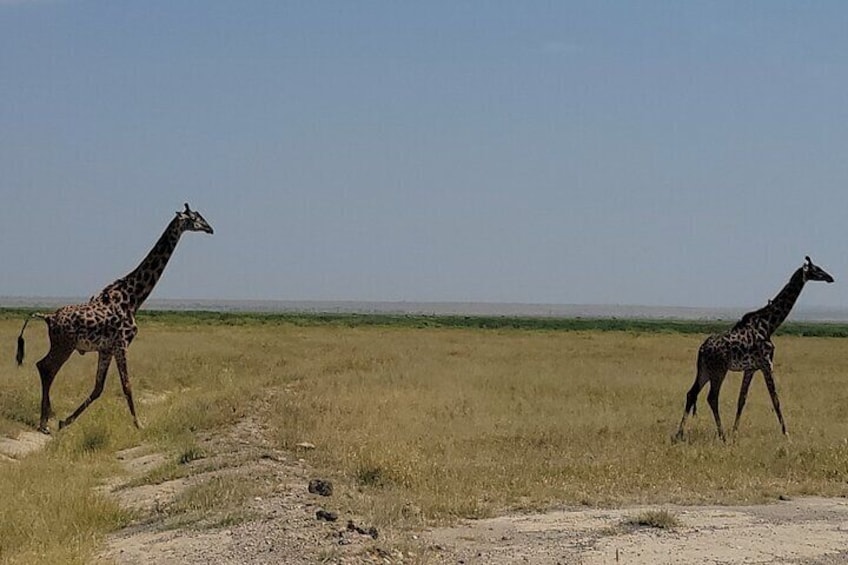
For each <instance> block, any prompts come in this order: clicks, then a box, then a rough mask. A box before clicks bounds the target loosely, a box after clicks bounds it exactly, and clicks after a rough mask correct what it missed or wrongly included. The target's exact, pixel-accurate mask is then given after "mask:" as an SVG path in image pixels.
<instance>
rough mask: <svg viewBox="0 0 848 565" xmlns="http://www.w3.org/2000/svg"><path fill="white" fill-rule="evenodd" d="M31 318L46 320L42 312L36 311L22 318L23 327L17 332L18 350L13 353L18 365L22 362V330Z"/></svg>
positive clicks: (23, 349)
mask: <svg viewBox="0 0 848 565" xmlns="http://www.w3.org/2000/svg"><path fill="white" fill-rule="evenodd" d="M33 318H41V319H42V320H46V319H47V316H46V315H44V314H40V313H38V312H36V313H34V314H31V315H30V317H29V318H27V319H26V320H24V327H22V328H21V333H19V334H18V350H17V352H16V353H15V361H17V362H18V367H20V366H21V364H22V363H23V362H24V351H25V347H24V330H25V329H26V327H27V324H28V323H29V321H30V320H32V319H33Z"/></svg>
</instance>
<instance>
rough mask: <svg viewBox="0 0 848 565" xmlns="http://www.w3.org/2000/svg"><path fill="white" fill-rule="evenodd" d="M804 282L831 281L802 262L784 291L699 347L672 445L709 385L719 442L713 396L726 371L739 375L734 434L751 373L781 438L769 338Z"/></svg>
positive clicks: (720, 432) (783, 427)
mask: <svg viewBox="0 0 848 565" xmlns="http://www.w3.org/2000/svg"><path fill="white" fill-rule="evenodd" d="M807 281H825V282H828V283H832V282H833V277H832V276H830V275H829V274H828V273H827V272H825V271H824V269H822V268H821V267H818V266H817V265H814V264H813V262H812V261H811V260H810V258H809V257H806V258H805V261H804V264H803V265H802V266H801V267H800V268H799V269H798V270H797V271H795V272H794V273H793V274H792V277H791V278H790V279H789V282H788V283H786V286H784V287H783V289H781V291H780V292H779V293H777V296H775V297H774V298H773V299H772V300H770V301H769V302H768V304H766V305H765V306H763V307H762V308H760V309H759V310H754V311H753V312H748V313H747V314H745V315H744V316H742V319H741V320H739V321H738V322H737V323H736V325H734V326H733V327H732V328H731V329H730V330H728V331H726V332H724V333H720V334H715V335H711V336H710V337H708V338H707V339H706V340H705V341H704V343H703V344H702V345H701V348H700V349H699V350H698V371H697V374H696V376H695V383H694V384H693V385H692V388H690V389H689V392H688V393H687V394H686V409H685V410H684V411H683V419H682V420H680V427H679V428H678V430H677V435H676V436H675V437H676V438H677V439H682V438H683V426H684V424H685V423H686V417H687V416H688V415H689V412H690V411H691V413H692V414H693V415H694V414H695V402H696V401H697V400H698V393H699V392H700V391H701V389H702V388H703V387H704V385H705V384H707V382H709V383H710V392H709V394H708V395H707V403H709V405H710V408H711V409H712V411H713V417H714V418H715V423H716V428H717V429H718V435H719V437H720V438H721V439H722V440H724V438H725V436H724V429H723V428H722V426H721V416H720V415H719V410H718V393H719V390H720V389H721V384H722V382H723V381H724V377H725V375H726V374H727V371H742V372H743V377H742V388H740V389H739V401H738V403H737V406H736V420H735V421H734V422H733V431H734V432H736V430H737V428H738V427H739V416H740V415H741V414H742V408H743V407H744V406H745V399H746V398H747V396H748V387H750V386H751V379H752V378H753V377H754V373H755V372H757V371H762V373H763V377H764V378H765V381H766V387H767V388H768V391H769V395H770V396H771V402H772V405H773V406H774V411H775V413H777V420H778V421H779V422H780V429H781V431H782V432H783V435H786V424H785V423H784V422H783V414H781V412H780V399H779V398H778V397H777V389H776V388H775V385H774V375H773V369H774V365H773V360H774V343H772V341H771V335H772V334H773V333H774V331H775V330H776V329H777V328H778V326H780V324H782V323H783V321H784V320H785V319H786V317H787V316H788V315H789V311H790V310H792V307H793V306H794V305H795V301H796V300H798V296H799V295H800V294H801V290H802V289H803V288H804V284H805V283H806V282H807Z"/></svg>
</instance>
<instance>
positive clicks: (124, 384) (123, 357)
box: [115, 349, 141, 429]
mask: <svg viewBox="0 0 848 565" xmlns="http://www.w3.org/2000/svg"><path fill="white" fill-rule="evenodd" d="M115 363H116V364H117V365H118V373H120V375H121V388H123V389H124V396H125V397H126V398H127V405H128V406H129V407H130V414H132V418H133V424H135V427H136V428H139V429H141V426H140V425H139V423H138V418H137V417H136V415H135V404H134V403H133V396H132V385H131V384H130V376H129V373H127V351H126V349H118V350H117V351H116V352H115Z"/></svg>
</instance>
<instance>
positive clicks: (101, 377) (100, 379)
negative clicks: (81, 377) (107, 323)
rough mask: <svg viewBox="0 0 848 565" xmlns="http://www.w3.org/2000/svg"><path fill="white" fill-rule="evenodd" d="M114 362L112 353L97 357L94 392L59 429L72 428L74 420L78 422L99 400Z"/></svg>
mask: <svg viewBox="0 0 848 565" xmlns="http://www.w3.org/2000/svg"><path fill="white" fill-rule="evenodd" d="M111 362H112V353H111V352H108V353H107V352H104V351H101V352H99V353H98V357H97V376H96V377H95V379H94V390H92V391H91V394H90V395H89V397H88V398H86V399H85V400H84V401H83V403H82V404H80V405H79V408H77V409H76V410H74V413H73V414H71V415H70V416H68V417H67V418H66V419H65V420H60V421H59V429H60V430H61V429H62V428H65V427H67V426H70V425H71V424H72V423H73V421H74V420H76V419H77V418H78V417H79V415H80V414H82V413H83V411H84V410H85V409H86V408H88V405H89V404H91V403H92V402H94V401H95V400H97V398H98V397H99V396H100V394H101V393H102V392H103V385H104V384H105V383H106V373H107V371H109V363H111Z"/></svg>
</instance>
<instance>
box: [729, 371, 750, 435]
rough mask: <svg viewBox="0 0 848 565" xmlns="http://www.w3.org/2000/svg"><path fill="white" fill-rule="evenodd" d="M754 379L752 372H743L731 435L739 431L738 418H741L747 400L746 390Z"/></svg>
mask: <svg viewBox="0 0 848 565" xmlns="http://www.w3.org/2000/svg"><path fill="white" fill-rule="evenodd" d="M753 377H754V371H751V370H748V371H745V374H744V375H743V376H742V387H741V388H740V389H739V400H738V401H737V403H736V419H735V420H734V421H733V433H736V430H737V429H739V418H740V416H742V409H743V408H744V407H745V401H746V400H747V398H748V389H749V388H750V387H751V379H753Z"/></svg>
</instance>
